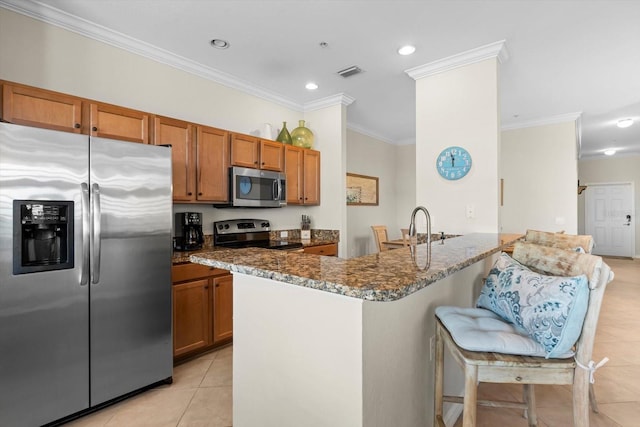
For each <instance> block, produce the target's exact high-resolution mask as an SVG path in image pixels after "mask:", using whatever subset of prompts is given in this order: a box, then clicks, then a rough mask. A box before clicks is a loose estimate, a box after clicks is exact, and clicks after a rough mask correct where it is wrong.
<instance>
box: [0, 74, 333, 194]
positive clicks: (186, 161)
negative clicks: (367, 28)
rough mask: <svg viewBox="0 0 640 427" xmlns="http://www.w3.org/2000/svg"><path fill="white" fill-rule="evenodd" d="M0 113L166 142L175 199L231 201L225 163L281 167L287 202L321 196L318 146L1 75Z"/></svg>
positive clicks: (14, 119)
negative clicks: (197, 121) (204, 123)
mask: <svg viewBox="0 0 640 427" xmlns="http://www.w3.org/2000/svg"><path fill="white" fill-rule="evenodd" d="M0 85H1V86H2V90H1V91H0V94H1V95H2V99H1V100H0V101H1V102H0V108H1V109H0V120H2V121H5V122H9V123H16V124H20V125H26V126H33V127H40V128H47V129H53V130H59V131H64V132H73V133H81V134H85V135H91V136H96V137H102V138H110V139H118V140H122V141H129V142H135V143H142V144H155V145H171V147H172V151H171V153H172V167H173V200H174V202H177V203H226V202H228V201H229V194H228V192H229V167H230V166H240V167H246V168H252V169H263V170H270V171H276V172H284V173H285V174H286V176H287V203H288V204H292V205H319V204H320V152H319V151H315V150H309V149H304V148H300V147H294V146H292V145H286V144H282V143H280V142H277V141H272V140H268V139H261V138H257V137H255V136H251V135H245V134H241V133H231V132H229V131H226V130H223V129H217V128H213V127H209V126H202V125H199V124H195V123H189V122H186V121H182V120H176V119H172V118H169V117H162V116H155V115H153V114H150V113H146V112H144V111H138V110H132V109H130V108H124V107H119V106H117V105H111V104H105V103H102V102H98V101H93V100H90V99H85V98H80V97H76V96H71V95H66V94H63V93H58V92H53V91H50V90H45V89H39V88H35V87H31V86H26V85H22V84H19V83H13V82H8V81H4V80H0Z"/></svg>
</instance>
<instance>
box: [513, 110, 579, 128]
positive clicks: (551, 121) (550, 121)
mask: <svg viewBox="0 0 640 427" xmlns="http://www.w3.org/2000/svg"><path fill="white" fill-rule="evenodd" d="M581 117H582V112H577V113H566V114H558V115H557V116H549V117H542V118H538V119H533V120H526V121H522V122H517V123H512V124H508V125H503V126H502V127H501V128H500V130H513V129H523V128H530V127H535V126H545V125H555V124H557V123H566V122H575V121H578V120H580V118H581Z"/></svg>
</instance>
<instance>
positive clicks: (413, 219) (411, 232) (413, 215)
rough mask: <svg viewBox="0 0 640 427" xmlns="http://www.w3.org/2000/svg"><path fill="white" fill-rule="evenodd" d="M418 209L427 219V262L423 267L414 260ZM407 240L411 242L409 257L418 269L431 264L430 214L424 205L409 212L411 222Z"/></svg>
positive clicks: (426, 267)
mask: <svg viewBox="0 0 640 427" xmlns="http://www.w3.org/2000/svg"><path fill="white" fill-rule="evenodd" d="M418 211H422V212H424V215H425V217H426V219H427V262H426V265H425V266H424V267H420V266H419V265H418V262H417V260H416V244H417V242H418V233H417V232H416V214H417V213H418ZM414 238H415V239H414ZM409 241H410V242H411V245H410V248H409V249H410V250H411V259H413V263H414V264H415V265H416V267H418V268H419V269H420V270H426V269H428V268H429V266H430V265H431V215H429V211H428V210H427V208H425V207H424V206H418V207H416V208H415V209H414V210H413V212H411V224H409ZM414 242H415V244H414Z"/></svg>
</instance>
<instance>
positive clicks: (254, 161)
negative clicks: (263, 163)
mask: <svg viewBox="0 0 640 427" xmlns="http://www.w3.org/2000/svg"><path fill="white" fill-rule="evenodd" d="M259 156H260V152H259V142H258V138H255V137H253V136H250V135H243V134H239V133H232V134H231V166H240V167H243V168H253V169H258V165H259V160H260V159H259Z"/></svg>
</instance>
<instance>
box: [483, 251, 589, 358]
mask: <svg viewBox="0 0 640 427" xmlns="http://www.w3.org/2000/svg"><path fill="white" fill-rule="evenodd" d="M588 304H589V286H588V281H587V277H586V276H585V275H580V276H574V277H561V276H548V275H545V274H540V273H537V272H534V271H531V270H530V269H529V268H527V267H526V266H524V265H522V264H520V263H519V262H517V261H516V260H514V259H513V258H511V257H510V256H509V255H507V254H505V253H503V254H501V255H500V258H498V260H497V261H496V263H495V264H494V266H493V268H492V269H491V271H490V272H489V276H488V277H487V280H486V281H485V284H484V286H483V288H482V290H481V292H480V296H479V297H478V301H477V302H476V306H477V307H480V308H485V309H487V310H491V311H493V312H494V313H496V314H497V315H498V316H500V317H501V318H503V319H504V320H506V321H508V322H510V323H512V324H514V325H515V326H516V328H518V329H519V330H520V331H522V332H524V333H526V334H527V335H529V336H530V337H531V338H533V339H534V340H535V341H537V342H539V343H540V344H542V346H544V348H545V350H546V352H547V356H546V357H547V358H550V357H557V356H558V355H561V354H566V353H567V352H569V351H571V348H572V347H573V345H574V344H575V343H576V341H577V340H578V338H579V337H580V333H581V332H582V324H583V322H584V317H585V315H586V312H587V305H588Z"/></svg>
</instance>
